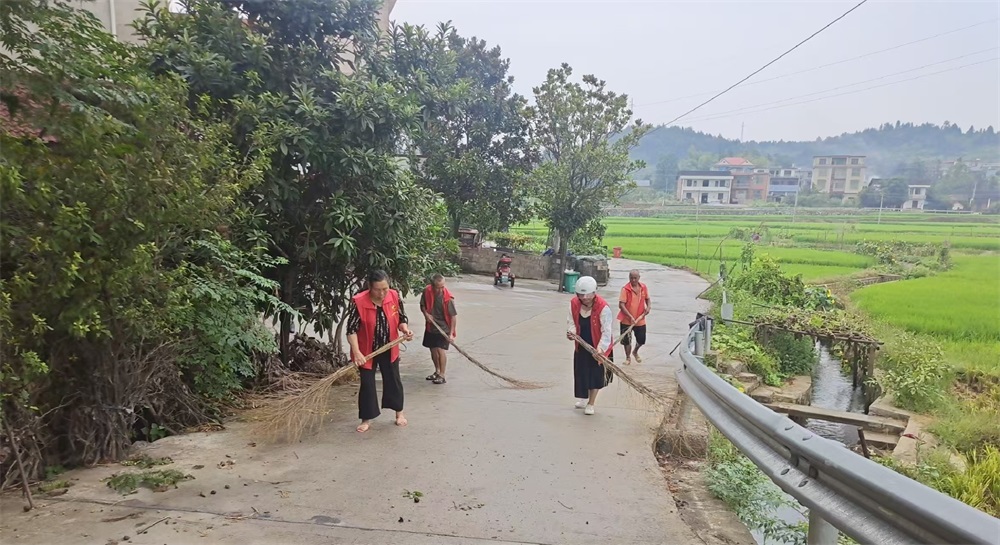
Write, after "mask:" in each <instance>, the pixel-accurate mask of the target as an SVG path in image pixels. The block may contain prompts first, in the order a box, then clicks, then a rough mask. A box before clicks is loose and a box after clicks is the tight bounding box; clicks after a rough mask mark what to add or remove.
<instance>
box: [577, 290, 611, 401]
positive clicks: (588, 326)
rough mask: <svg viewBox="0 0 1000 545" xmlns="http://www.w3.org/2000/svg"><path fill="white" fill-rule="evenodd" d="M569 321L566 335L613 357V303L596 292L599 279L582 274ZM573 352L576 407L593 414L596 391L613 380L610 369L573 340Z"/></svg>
mask: <svg viewBox="0 0 1000 545" xmlns="http://www.w3.org/2000/svg"><path fill="white" fill-rule="evenodd" d="M569 308H570V312H569V321H568V323H567V330H566V338H567V339H569V340H571V341H575V339H573V337H572V336H571V334H572V333H575V334H576V335H577V336H579V337H580V338H581V339H582V340H583V341H584V342H586V343H587V344H589V345H590V346H592V347H594V348H596V349H597V351H598V352H600V353H601V354H604V355H605V356H606V357H607V358H608V359H609V360H613V351H614V346H612V344H611V343H612V342H613V341H614V336H613V333H612V331H611V326H612V325H613V324H614V315H613V314H612V312H611V306H610V305H608V302H607V301H605V300H604V298H603V297H601V296H600V295H597V281H596V280H594V278H593V277H591V276H581V277H580V279H579V280H577V282H576V297H574V298H573V300H572V301H570V305H569ZM574 348H575V352H574V353H573V393H574V395H575V396H576V400H577V401H576V408H577V409H583V410H584V411H583V414H586V415H591V414H594V404H595V403H596V402H597V392H598V391H600V390H601V388H604V387H605V386H607V385H608V384H609V383H610V382H611V377H612V376H613V375H612V374H611V370H610V369H606V368H605V367H604V364H603V363H601V361H600V360H598V359H597V358H595V357H594V356H593V354H591V353H590V352H588V351H587V350H586V349H584V348H583V347H581V346H578V345H576V344H575V343H574Z"/></svg>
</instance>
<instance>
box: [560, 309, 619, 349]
mask: <svg viewBox="0 0 1000 545" xmlns="http://www.w3.org/2000/svg"><path fill="white" fill-rule="evenodd" d="M582 306H583V303H581V302H580V298H579V297H574V298H573V299H572V300H571V301H570V302H569V307H570V309H571V310H572V312H573V322H574V323H575V324H576V334H577V335H579V334H580V307H582ZM607 306H608V302H607V301H605V300H604V298H603V297H601V296H600V295H595V296H594V308H593V309H592V310H591V311H590V336H591V340H592V341H593V342H594V344H593V346H594V348H597V345H599V344H601V312H603V311H604V308H605V307H607ZM573 346H574V347H575V349H576V350H579V349H580V347H579V346H578V345H575V344H574V345H573ZM614 349H615V340H614V339H613V338H612V339H611V346H609V347H608V351H607V352H605V353H604V355H605V356H609V355H611V352H612V351H613V350H614Z"/></svg>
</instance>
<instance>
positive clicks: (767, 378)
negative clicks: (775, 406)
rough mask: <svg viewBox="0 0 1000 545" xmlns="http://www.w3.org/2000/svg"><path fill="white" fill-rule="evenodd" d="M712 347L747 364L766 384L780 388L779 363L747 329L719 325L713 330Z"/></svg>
mask: <svg viewBox="0 0 1000 545" xmlns="http://www.w3.org/2000/svg"><path fill="white" fill-rule="evenodd" d="M712 347H713V348H714V349H715V350H717V351H718V352H720V353H722V354H723V355H724V356H726V357H727V358H732V359H735V360H738V361H741V362H743V363H745V364H746V366H747V368H748V369H749V370H750V372H751V373H754V374H756V375H758V376H760V377H761V378H762V380H763V381H764V383H765V384H768V385H771V386H779V385H780V384H781V380H782V375H781V369H780V366H779V363H778V361H777V360H776V359H775V357H774V356H772V355H771V354H770V353H768V352H767V351H765V350H764V349H762V348H761V347H760V345H758V344H757V343H756V342H755V341H754V339H753V334H752V333H751V332H750V331H749V330H746V329H742V328H739V327H738V326H737V327H730V326H725V325H717V326H716V327H715V328H714V329H713V330H712Z"/></svg>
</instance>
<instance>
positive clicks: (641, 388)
mask: <svg viewBox="0 0 1000 545" xmlns="http://www.w3.org/2000/svg"><path fill="white" fill-rule="evenodd" d="M569 335H570V338H572V339H573V340H574V341H576V342H577V344H579V345H580V346H582V347H583V348H584V349H585V350H586V351H587V352H590V354H591V355H592V356H594V358H595V359H597V361H598V362H600V363H601V364H602V365H604V366H605V367H607V368H608V369H611V372H612V373H614V374H615V375H616V376H618V378H620V379H622V380H623V381H625V383H626V384H628V385H629V386H631V387H632V388H635V390H636V391H638V392H639V393H640V394H642V395H644V396H646V397H647V398H649V399H650V400H652V401H655V402H656V403H659V404H662V405H666V403H667V401H666V400H665V399H663V398H662V397H661V396H659V395H657V394H656V392H654V391H653V390H652V389H650V388H649V387H648V386H646V385H645V384H643V383H641V382H639V381H637V380H635V379H634V378H632V377H630V376H629V375H627V374H626V373H625V372H624V371H622V369H621V367H618V366H617V365H615V363H614V362H613V361H611V360H609V359H608V358H607V357H605V356H604V354H601V353H600V352H598V351H597V349H596V348H594V347H593V346H590V344H588V343H587V341H585V340H583V339H581V338H580V336H579V335H577V334H576V333H570V334H569Z"/></svg>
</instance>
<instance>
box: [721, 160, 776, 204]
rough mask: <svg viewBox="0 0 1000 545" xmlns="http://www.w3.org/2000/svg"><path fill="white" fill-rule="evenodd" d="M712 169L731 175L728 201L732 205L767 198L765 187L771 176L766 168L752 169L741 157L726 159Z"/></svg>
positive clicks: (751, 164) (750, 164)
mask: <svg viewBox="0 0 1000 545" xmlns="http://www.w3.org/2000/svg"><path fill="white" fill-rule="evenodd" d="M713 168H714V170H717V171H725V172H729V173H730V174H732V175H733V189H732V192H731V193H730V201H729V202H731V203H732V204H747V203H750V202H753V201H762V200H765V199H766V198H767V186H768V182H769V181H770V179H771V174H770V172H769V171H768V170H767V169H766V168H754V164H753V163H751V162H750V161H747V160H746V159H744V158H742V157H726V158H725V159H722V160H721V161H719V162H718V163H716V164H715V166H714V167H713Z"/></svg>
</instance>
